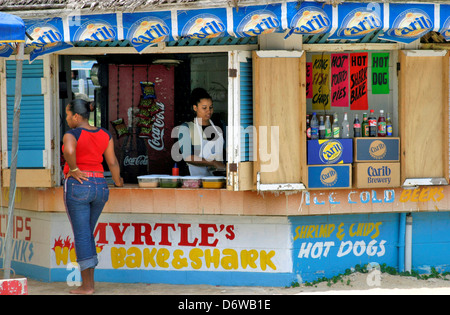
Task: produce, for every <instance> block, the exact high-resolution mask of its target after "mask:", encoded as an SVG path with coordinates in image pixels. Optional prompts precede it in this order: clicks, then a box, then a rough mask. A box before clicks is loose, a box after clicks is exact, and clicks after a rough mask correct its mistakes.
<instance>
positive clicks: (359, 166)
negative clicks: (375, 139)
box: [353, 162, 400, 188]
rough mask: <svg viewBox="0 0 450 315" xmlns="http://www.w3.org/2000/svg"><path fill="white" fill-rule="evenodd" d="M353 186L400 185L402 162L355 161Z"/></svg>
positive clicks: (379, 186)
mask: <svg viewBox="0 0 450 315" xmlns="http://www.w3.org/2000/svg"><path fill="white" fill-rule="evenodd" d="M353 187H354V188H388V187H400V163H382V162H377V163H354V164H353Z"/></svg>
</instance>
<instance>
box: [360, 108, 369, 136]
mask: <svg viewBox="0 0 450 315" xmlns="http://www.w3.org/2000/svg"><path fill="white" fill-rule="evenodd" d="M361 136H363V137H368V136H369V120H368V119H367V113H364V114H363V122H362V124H361Z"/></svg>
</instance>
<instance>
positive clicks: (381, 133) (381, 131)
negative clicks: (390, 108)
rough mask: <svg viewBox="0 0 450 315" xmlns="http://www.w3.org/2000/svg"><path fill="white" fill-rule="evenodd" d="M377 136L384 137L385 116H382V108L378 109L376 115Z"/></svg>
mask: <svg viewBox="0 0 450 315" xmlns="http://www.w3.org/2000/svg"><path fill="white" fill-rule="evenodd" d="M378 137H386V118H385V117H384V110H382V109H381V110H380V116H379V117H378Z"/></svg>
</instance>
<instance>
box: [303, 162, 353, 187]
mask: <svg viewBox="0 0 450 315" xmlns="http://www.w3.org/2000/svg"><path fill="white" fill-rule="evenodd" d="M307 167H308V184H307V187H308V189H330V188H333V189H338V188H352V165H351V164H338V165H309V166H307Z"/></svg>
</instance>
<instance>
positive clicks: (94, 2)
mask: <svg viewBox="0 0 450 315" xmlns="http://www.w3.org/2000/svg"><path fill="white" fill-rule="evenodd" d="M284 1H287V0H284ZM290 1H292V0H290ZM298 1H299V2H300V3H301V2H303V1H305V0H298ZM313 1H316V2H320V3H328V4H333V5H337V4H339V3H342V2H344V0H313ZM270 2H283V0H282V1H270V0H269V1H267V0H265V1H252V0H0V11H30V10H52V9H59V10H61V9H62V10H64V9H68V10H80V9H89V10H91V11H105V10H106V11H116V10H121V11H134V10H138V9H148V8H152V7H153V8H154V7H156V6H177V5H178V6H182V5H184V4H197V5H199V6H204V7H211V6H213V7H214V6H228V5H231V6H239V5H246V4H248V3H252V4H266V3H270ZM345 2H361V3H369V2H384V3H409V2H424V3H448V2H449V1H448V0H346V1H345Z"/></svg>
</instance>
